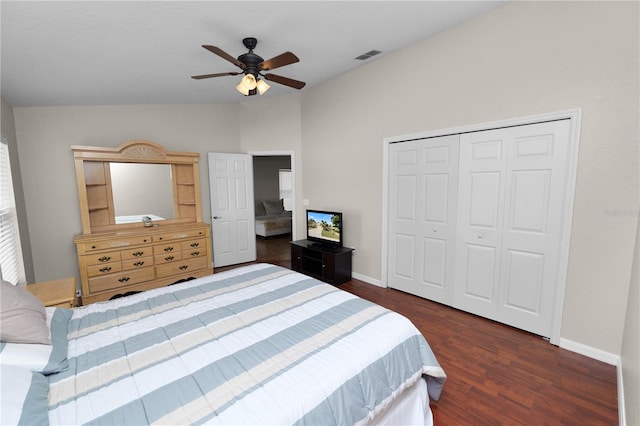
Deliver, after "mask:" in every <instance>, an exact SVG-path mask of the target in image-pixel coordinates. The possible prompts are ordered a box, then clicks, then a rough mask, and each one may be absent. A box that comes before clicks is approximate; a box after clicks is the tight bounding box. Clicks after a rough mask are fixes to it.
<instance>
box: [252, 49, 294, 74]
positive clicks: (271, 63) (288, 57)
mask: <svg viewBox="0 0 640 426" xmlns="http://www.w3.org/2000/svg"><path fill="white" fill-rule="evenodd" d="M299 61H300V59H298V57H297V56H296V55H294V54H293V53H291V52H284V53H282V54H280V55H278V56H275V57H273V58H271V59H267V60H266V61H264V62H263V63H262V64H261V68H260V69H261V70H262V71H269V70H273V69H276V68H280V67H283V66H285V65H289V64H295V63H296V62H299Z"/></svg>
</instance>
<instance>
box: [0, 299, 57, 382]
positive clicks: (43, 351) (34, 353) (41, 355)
mask: <svg viewBox="0 0 640 426" xmlns="http://www.w3.org/2000/svg"><path fill="white" fill-rule="evenodd" d="M54 312H55V309H51V308H46V309H45V315H46V324H47V328H48V329H49V339H51V318H52V317H53V313H54ZM52 350H53V345H43V344H39V343H0V365H13V366H16V367H24V368H27V369H29V370H33V371H41V370H43V369H44V368H45V367H46V365H47V363H48V362H49V358H51V351H52Z"/></svg>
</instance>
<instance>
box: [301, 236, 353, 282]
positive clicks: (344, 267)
mask: <svg viewBox="0 0 640 426" xmlns="http://www.w3.org/2000/svg"><path fill="white" fill-rule="evenodd" d="M352 252H353V249H352V248H349V247H330V246H323V245H321V244H318V243H314V242H311V241H308V240H298V241H291V269H293V270H294V271H296V272H301V273H303V274H305V275H309V276H310V277H313V278H317V279H319V280H322V281H324V282H327V283H329V284H333V285H338V284H343V283H346V282H347V281H349V280H351V256H352Z"/></svg>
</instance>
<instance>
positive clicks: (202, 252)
mask: <svg viewBox="0 0 640 426" xmlns="http://www.w3.org/2000/svg"><path fill="white" fill-rule="evenodd" d="M206 255H207V250H206V249H205V248H202V247H200V248H192V249H190V250H184V251H183V252H182V258H183V259H191V258H192V257H201V256H206Z"/></svg>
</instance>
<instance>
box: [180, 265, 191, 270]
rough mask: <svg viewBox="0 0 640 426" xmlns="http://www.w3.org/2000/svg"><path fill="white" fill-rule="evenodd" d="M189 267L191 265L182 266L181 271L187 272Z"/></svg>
mask: <svg viewBox="0 0 640 426" xmlns="http://www.w3.org/2000/svg"><path fill="white" fill-rule="evenodd" d="M188 267H189V265H182V266H180V269H181V270H183V271H184V270H185V269H187V268H188Z"/></svg>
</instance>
